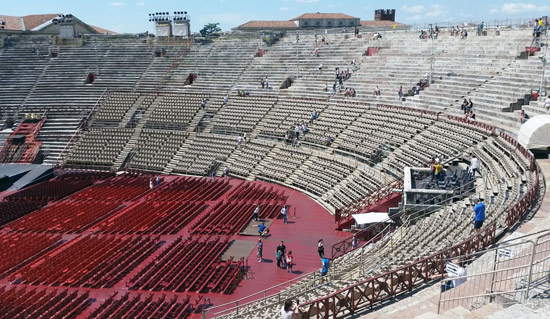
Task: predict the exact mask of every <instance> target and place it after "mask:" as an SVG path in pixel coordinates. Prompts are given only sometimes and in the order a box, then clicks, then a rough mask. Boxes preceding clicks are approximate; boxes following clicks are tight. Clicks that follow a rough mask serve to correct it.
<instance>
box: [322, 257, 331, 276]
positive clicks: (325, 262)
mask: <svg viewBox="0 0 550 319" xmlns="http://www.w3.org/2000/svg"><path fill="white" fill-rule="evenodd" d="M321 265H322V266H323V267H322V268H321V276H325V275H326V274H327V273H328V269H329V267H330V260H329V259H328V258H322V259H321Z"/></svg>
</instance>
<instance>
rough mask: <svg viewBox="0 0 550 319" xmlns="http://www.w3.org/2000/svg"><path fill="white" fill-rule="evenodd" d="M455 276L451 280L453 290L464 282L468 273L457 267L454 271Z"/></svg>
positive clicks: (464, 269)
mask: <svg viewBox="0 0 550 319" xmlns="http://www.w3.org/2000/svg"><path fill="white" fill-rule="evenodd" d="M456 275H457V277H455V279H453V280H451V281H452V284H453V288H456V287H458V286H460V285H462V284H463V283H465V282H466V279H467V278H466V276H468V271H467V270H466V268H464V267H458V268H457V270H456Z"/></svg>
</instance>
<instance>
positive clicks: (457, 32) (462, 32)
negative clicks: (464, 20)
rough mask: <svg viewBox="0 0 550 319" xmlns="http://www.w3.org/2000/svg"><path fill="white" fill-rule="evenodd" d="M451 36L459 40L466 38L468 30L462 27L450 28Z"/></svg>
mask: <svg viewBox="0 0 550 319" xmlns="http://www.w3.org/2000/svg"><path fill="white" fill-rule="evenodd" d="M451 36H452V37H460V38H461V39H466V38H468V30H467V29H466V28H465V27H462V26H458V25H457V26H453V27H451Z"/></svg>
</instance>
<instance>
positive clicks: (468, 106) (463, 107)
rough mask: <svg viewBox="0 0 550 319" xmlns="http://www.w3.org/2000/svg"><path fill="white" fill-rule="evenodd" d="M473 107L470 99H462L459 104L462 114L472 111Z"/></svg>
mask: <svg viewBox="0 0 550 319" xmlns="http://www.w3.org/2000/svg"><path fill="white" fill-rule="evenodd" d="M473 108H474V103H473V102H472V99H471V98H470V99H464V101H462V104H461V105H460V109H461V110H462V111H464V114H466V113H468V112H470V111H472V109H473Z"/></svg>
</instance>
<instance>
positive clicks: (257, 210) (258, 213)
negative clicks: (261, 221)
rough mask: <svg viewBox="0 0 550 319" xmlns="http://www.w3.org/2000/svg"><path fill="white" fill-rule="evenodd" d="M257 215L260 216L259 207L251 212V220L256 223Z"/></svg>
mask: <svg viewBox="0 0 550 319" xmlns="http://www.w3.org/2000/svg"><path fill="white" fill-rule="evenodd" d="M259 215H260V205H257V206H256V208H254V211H253V212H252V220H254V221H255V222H257V221H258V216H259Z"/></svg>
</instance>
